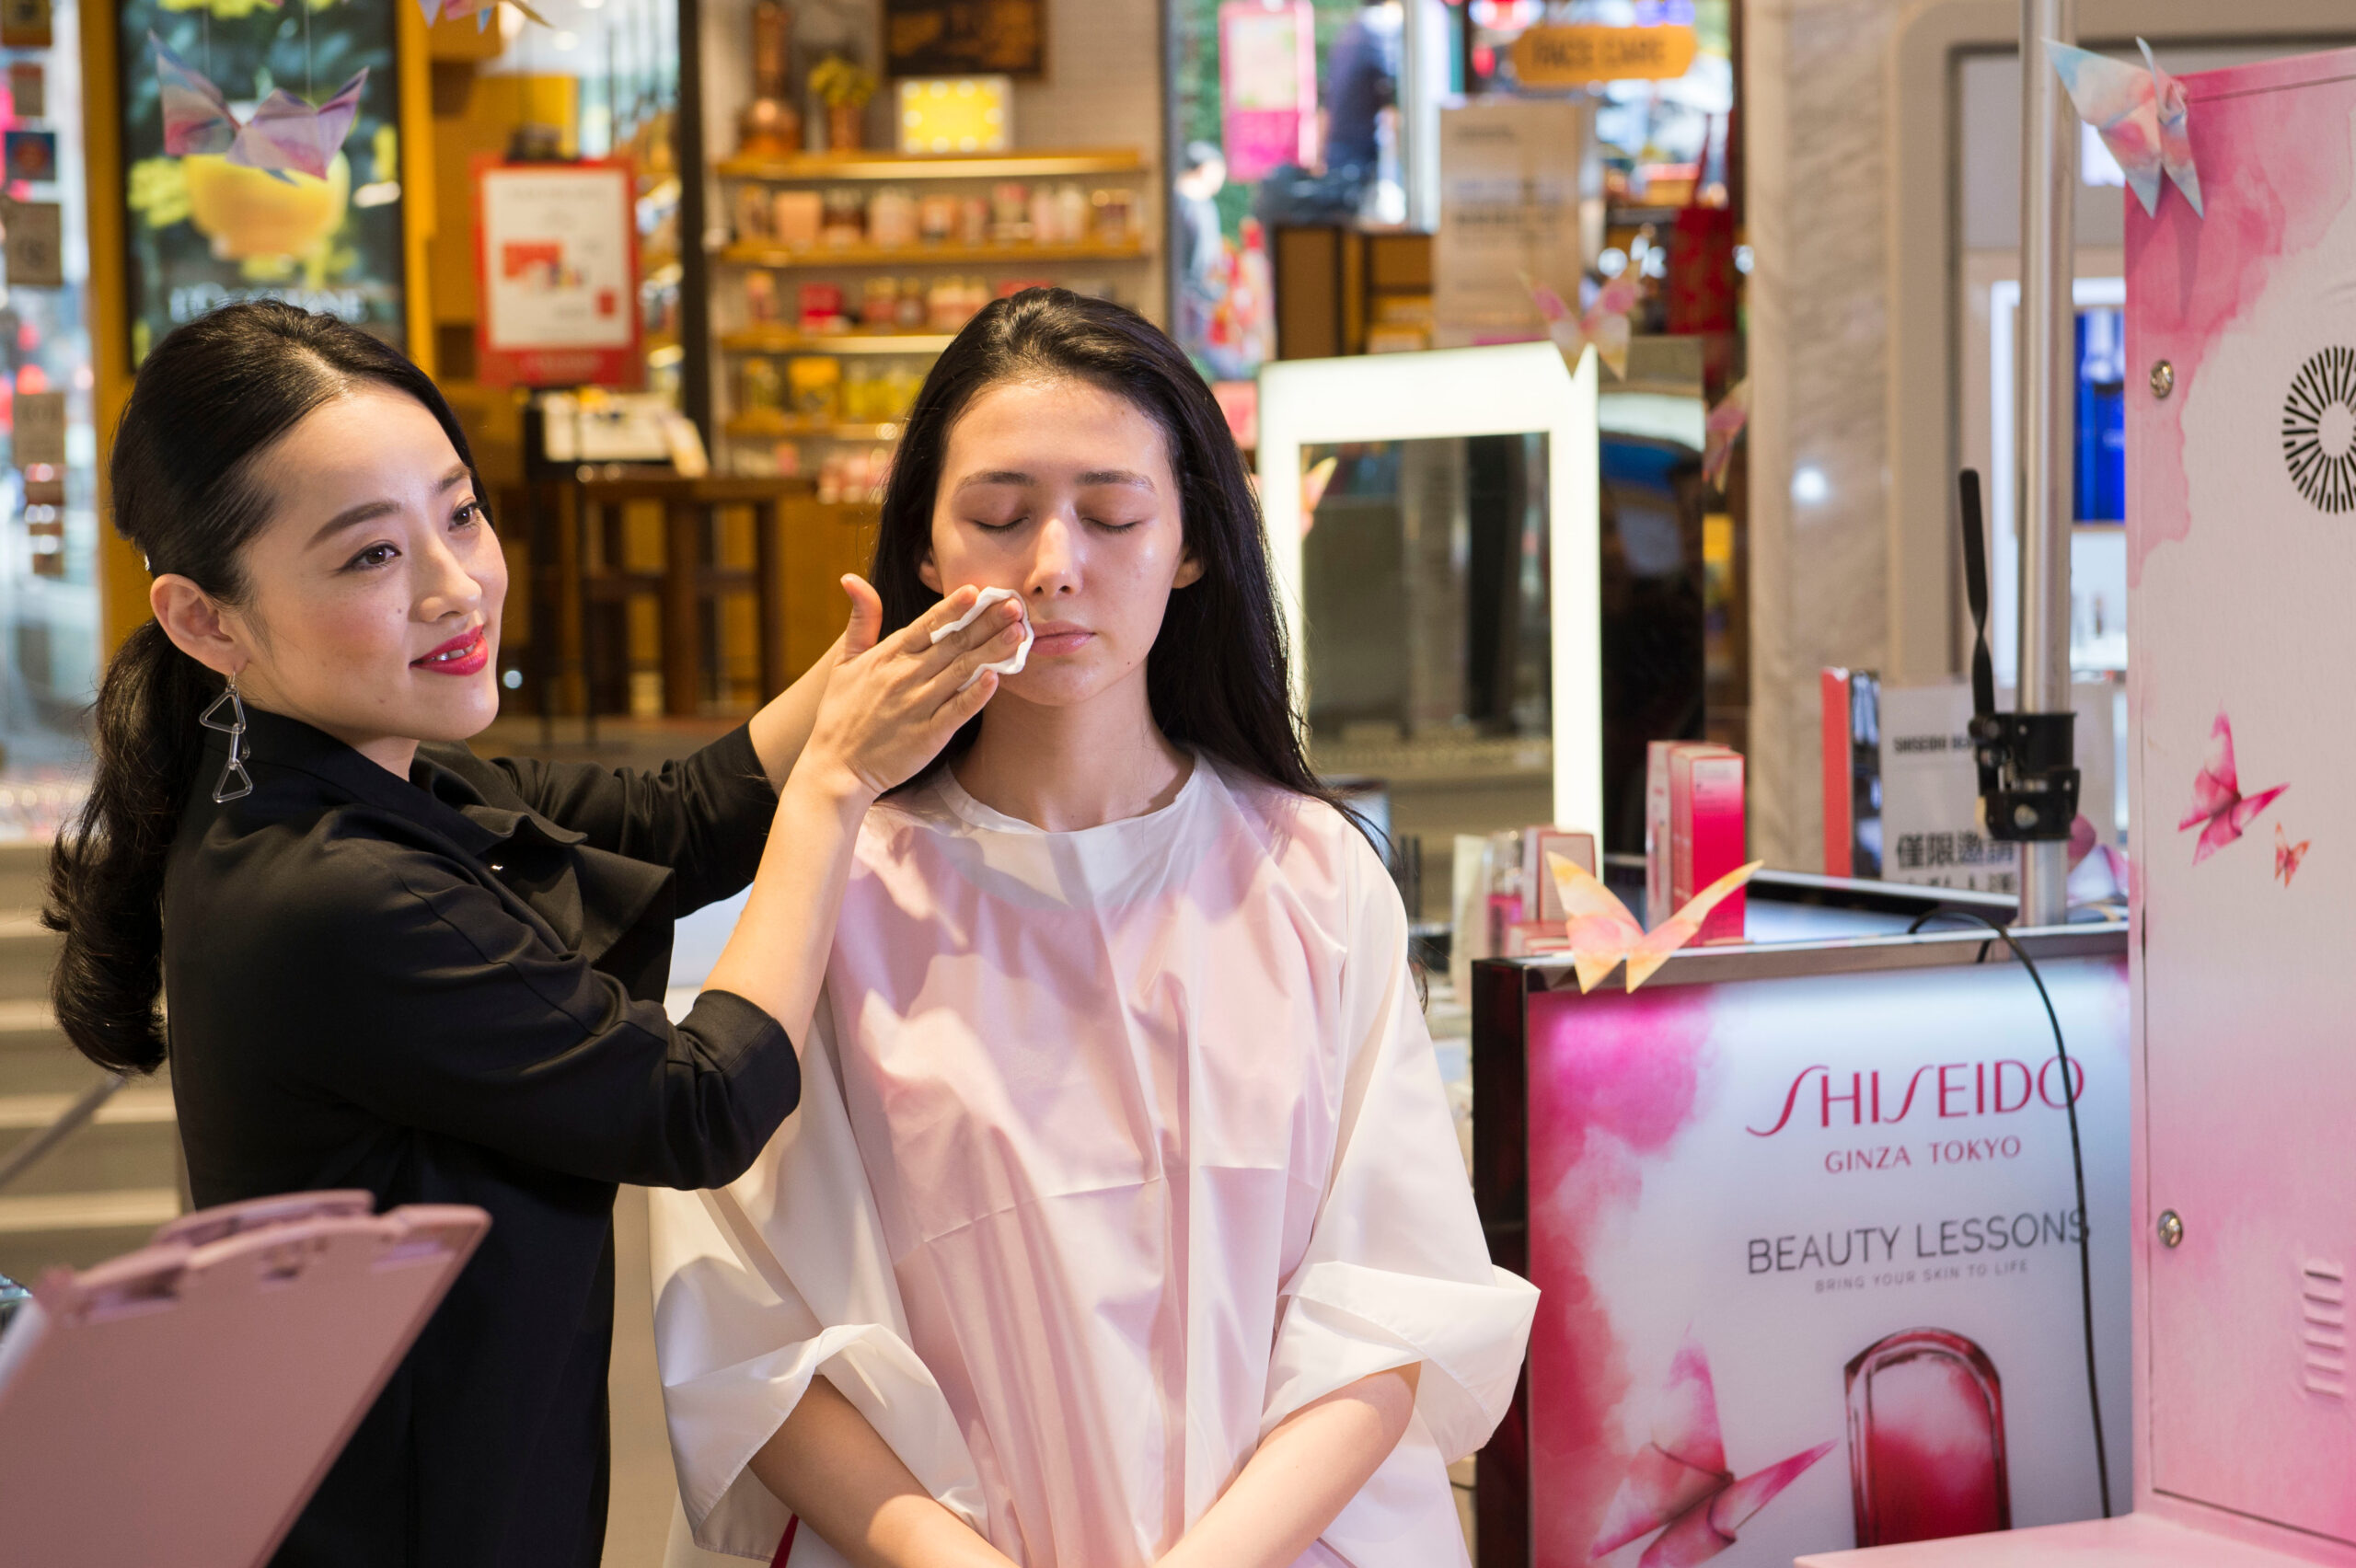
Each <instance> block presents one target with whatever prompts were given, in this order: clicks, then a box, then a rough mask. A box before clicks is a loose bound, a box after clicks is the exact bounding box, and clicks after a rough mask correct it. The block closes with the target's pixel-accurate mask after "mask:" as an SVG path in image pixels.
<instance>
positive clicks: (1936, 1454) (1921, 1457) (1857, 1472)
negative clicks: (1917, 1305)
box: [1848, 1329, 2013, 1546]
mask: <svg viewBox="0 0 2356 1568" xmlns="http://www.w3.org/2000/svg"><path fill="white" fill-rule="evenodd" d="M1848 1401H1849V1485H1850V1495H1851V1499H1852V1501H1853V1502H1854V1505H1855V1508H1856V1519H1857V1544H1858V1545H1859V1546H1894V1545H1896V1544H1898V1543H1899V1542H1901V1541H1910V1540H1936V1539H1939V1538H1941V1537H1943V1536H1956V1535H1972V1534H1976V1533H1978V1532H1980V1531H1982V1530H2004V1529H2010V1528H2012V1526H2013V1505H2012V1498H2011V1493H2010V1487H2009V1484H2008V1482H2007V1480H2006V1476H2005V1470H2004V1386H2003V1384H2002V1383H2001V1382H2000V1381H1999V1380H1998V1378H1997V1377H1996V1367H1995V1364H1994V1363H1993V1362H1992V1361H1990V1360H1989V1359H1988V1356H1987V1354H1986V1353H1985V1352H1983V1351H1982V1350H1981V1348H1980V1347H1979V1346H1978V1345H1976V1344H1974V1343H1971V1341H1969V1340H1968V1339H1966V1338H1964V1337H1963V1336H1962V1335H1961V1334H1952V1333H1948V1332H1946V1330H1944V1329H1909V1330H1907V1331H1906V1332H1903V1333H1896V1334H1891V1335H1890V1336H1889V1337H1888V1338H1887V1339H1883V1340H1878V1341H1876V1342H1875V1343H1872V1344H1870V1345H1867V1346H1866V1347H1865V1349H1864V1350H1863V1351H1862V1352H1860V1353H1859V1354H1858V1355H1857V1358H1856V1359H1855V1360H1854V1361H1852V1362H1850V1363H1849V1369H1848Z"/></svg>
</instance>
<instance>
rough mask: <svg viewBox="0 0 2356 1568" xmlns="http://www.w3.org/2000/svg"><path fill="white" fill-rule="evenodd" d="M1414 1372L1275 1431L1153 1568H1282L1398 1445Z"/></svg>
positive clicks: (1307, 1412)
mask: <svg viewBox="0 0 2356 1568" xmlns="http://www.w3.org/2000/svg"><path fill="white" fill-rule="evenodd" d="M1421 1370H1422V1367H1421V1366H1420V1364H1419V1365H1417V1366H1402V1367H1398V1368H1395V1369H1393V1370H1392V1371H1389V1372H1377V1373H1375V1374H1374V1375H1373V1376H1372V1377H1370V1378H1359V1379H1358V1380H1357V1382H1355V1383H1352V1384H1350V1385H1349V1386H1348V1387H1347V1388H1344V1389H1335V1390H1334V1392H1332V1393H1330V1394H1328V1395H1326V1396H1325V1397H1324V1398H1323V1399H1322V1400H1318V1401H1313V1402H1312V1403H1310V1404H1306V1405H1303V1406H1302V1407H1301V1408H1300V1409H1299V1410H1297V1411H1295V1412H1292V1413H1291V1414H1290V1415H1288V1416H1287V1417H1285V1419H1284V1420H1282V1421H1280V1422H1278V1423H1277V1424H1276V1429H1275V1430H1274V1431H1272V1432H1270V1433H1269V1434H1268V1435H1267V1436H1266V1437H1265V1438H1263V1439H1262V1440H1261V1443H1260V1447H1258V1448H1257V1449H1255V1450H1253V1455H1252V1458H1250V1459H1248V1460H1246V1461H1245V1462H1244V1466H1243V1469H1242V1471H1241V1472H1239V1473H1238V1474H1237V1476H1236V1478H1235V1480H1234V1481H1232V1482H1230V1483H1229V1485H1228V1488H1227V1491H1226V1492H1224V1493H1221V1494H1220V1496H1219V1500H1218V1502H1216V1503H1214V1504H1212V1505H1210V1507H1209V1508H1208V1509H1207V1510H1206V1511H1205V1512H1204V1514H1203V1516H1202V1517H1201V1518H1200V1519H1197V1520H1196V1521H1195V1528H1193V1529H1190V1530H1188V1531H1187V1532H1186V1534H1185V1536H1184V1539H1181V1540H1180V1541H1179V1542H1178V1544H1177V1545H1176V1546H1174V1547H1172V1548H1171V1549H1170V1551H1168V1552H1167V1553H1166V1554H1164V1555H1163V1557H1162V1559H1161V1562H1160V1563H1159V1564H1158V1565H1157V1568H1291V1564H1292V1563H1294V1562H1298V1561H1299V1558H1300V1554H1301V1553H1302V1552H1304V1551H1308V1550H1309V1549H1310V1547H1311V1546H1312V1545H1314V1544H1315V1543H1316V1540H1317V1538H1318V1537H1319V1536H1321V1535H1322V1534H1324V1533H1325V1527H1326V1526H1328V1525H1330V1524H1332V1523H1333V1522H1334V1519H1335V1518H1336V1517H1337V1516H1340V1514H1341V1512H1342V1510H1343V1509H1344V1508H1345V1507H1346V1506H1348V1505H1349V1501H1350V1499H1351V1498H1353V1497H1356V1496H1357V1494H1358V1489H1359V1488H1360V1487H1362V1486H1364V1485H1365V1484H1366V1483H1367V1482H1368V1480H1369V1478H1370V1477H1372V1476H1373V1474H1374V1472H1375V1471H1376V1470H1378V1469H1380V1467H1381V1465H1382V1461H1383V1460H1385V1459H1387V1458H1390V1457H1391V1450H1392V1449H1393V1448H1395V1447H1398V1446H1399V1439H1400V1437H1401V1436H1402V1435H1403V1434H1404V1433H1405V1432H1406V1430H1407V1420H1408V1417H1409V1416H1411V1415H1412V1414H1414V1413H1415V1384H1416V1380H1417V1376H1418V1374H1419V1373H1420V1372H1421Z"/></svg>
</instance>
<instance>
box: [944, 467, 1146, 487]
mask: <svg viewBox="0 0 2356 1568" xmlns="http://www.w3.org/2000/svg"><path fill="white" fill-rule="evenodd" d="M1038 482H1039V480H1038V476H1036V475H1034V474H1026V473H1024V472H1022V470H1021V469H1019V468H990V469H986V470H984V471H983V472H981V473H977V474H968V475H966V476H965V477H964V478H962V479H959V480H958V481H957V488H958V489H959V490H964V489H965V488H966V487H967V486H968V485H1035V484H1037V483H1038ZM1095 485H1127V486H1130V487H1131V488H1133V489H1136V490H1152V489H1153V488H1154V484H1153V480H1152V479H1151V478H1149V477H1148V476H1146V475H1144V474H1140V473H1137V472H1134V471H1133V470H1131V469H1127V468H1091V469H1090V470H1089V471H1088V472H1086V473H1084V474H1082V475H1080V487H1081V488H1082V489H1087V488H1089V487H1091V486H1095Z"/></svg>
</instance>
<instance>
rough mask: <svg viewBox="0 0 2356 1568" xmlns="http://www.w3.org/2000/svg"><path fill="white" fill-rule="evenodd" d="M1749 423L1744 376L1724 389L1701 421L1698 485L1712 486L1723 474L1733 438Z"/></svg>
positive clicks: (1747, 394)
mask: <svg viewBox="0 0 2356 1568" xmlns="http://www.w3.org/2000/svg"><path fill="white" fill-rule="evenodd" d="M1749 423H1750V377H1749V376H1747V375H1746V376H1744V377H1743V378H1742V379H1741V380H1740V381H1738V382H1736V383H1735V384H1734V385H1733V386H1729V387H1727V395H1726V396H1725V397H1723V398H1719V399H1718V404H1717V407H1716V408H1714V409H1711V410H1710V414H1709V418H1708V419H1707V420H1705V421H1703V427H1702V428H1703V434H1702V482H1703V484H1705V485H1711V486H1715V485H1716V484H1717V482H1718V480H1719V479H1720V478H1722V477H1724V475H1725V474H1726V471H1727V459H1728V458H1730V457H1732V456H1733V455H1734V444H1735V438H1736V437H1738V436H1739V435H1740V434H1741V433H1742V427H1743V426H1744V425H1746V424H1749Z"/></svg>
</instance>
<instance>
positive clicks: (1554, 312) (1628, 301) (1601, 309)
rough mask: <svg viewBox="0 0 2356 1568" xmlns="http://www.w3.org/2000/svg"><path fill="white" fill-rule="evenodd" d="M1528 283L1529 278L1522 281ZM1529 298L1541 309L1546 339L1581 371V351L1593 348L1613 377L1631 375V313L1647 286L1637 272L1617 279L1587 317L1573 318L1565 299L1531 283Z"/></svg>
mask: <svg viewBox="0 0 2356 1568" xmlns="http://www.w3.org/2000/svg"><path fill="white" fill-rule="evenodd" d="M1522 281H1523V282H1525V283H1529V280H1528V279H1527V278H1525V279H1523V280H1522ZM1529 286H1530V299H1531V300H1532V301H1533V302H1534V303H1535V304H1536V305H1537V306H1538V314H1539V315H1540V316H1542V317H1544V318H1545V321H1546V335H1547V336H1548V337H1549V338H1552V339H1553V340H1554V346H1555V347H1556V348H1558V349H1560V350H1562V351H1563V357H1564V358H1565V359H1566V360H1568V361H1570V363H1571V366H1572V368H1573V369H1576V368H1577V367H1578V363H1579V354H1580V352H1581V351H1583V350H1585V349H1588V348H1589V347H1592V348H1593V349H1594V350H1595V356H1596V358H1598V359H1600V360H1601V361H1602V362H1603V363H1606V364H1608V365H1610V366H1611V374H1612V375H1617V376H1623V377H1624V376H1626V375H1627V374H1628V313H1629V312H1630V311H1632V310H1634V309H1635V308H1636V301H1637V300H1638V299H1639V298H1641V297H1642V295H1643V293H1644V284H1643V283H1642V282H1639V281H1638V279H1637V277H1636V270H1635V268H1634V267H1633V266H1632V267H1629V268H1628V269H1627V270H1625V271H1623V272H1622V273H1621V274H1620V275H1619V276H1618V277H1616V278H1614V279H1612V280H1611V282H1608V283H1606V284H1604V285H1603V287H1602V288H1601V289H1600V290H1598V291H1597V292H1596V296H1595V303H1594V304H1593V305H1591V306H1588V308H1587V311H1586V313H1585V314H1584V315H1581V316H1578V317H1573V316H1572V315H1571V307H1570V306H1567V305H1565V304H1564V303H1563V296H1562V295H1561V294H1556V293H1555V292H1554V291H1553V289H1550V288H1548V287H1547V286H1546V285H1545V284H1543V283H1529Z"/></svg>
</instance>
